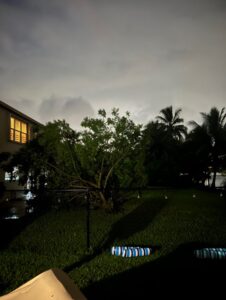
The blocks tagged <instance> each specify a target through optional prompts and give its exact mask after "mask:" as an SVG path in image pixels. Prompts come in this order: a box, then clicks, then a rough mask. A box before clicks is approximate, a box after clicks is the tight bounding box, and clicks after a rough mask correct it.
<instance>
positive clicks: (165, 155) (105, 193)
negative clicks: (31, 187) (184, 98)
mask: <svg viewBox="0 0 226 300" xmlns="http://www.w3.org/2000/svg"><path fill="white" fill-rule="evenodd" d="M181 114H182V110H181V109H176V110H175V111H174V110H173V107H172V106H169V107H166V108H164V109H162V110H161V111H160V113H159V115H158V116H157V117H156V120H154V121H151V122H149V123H148V124H147V125H146V126H145V127H144V128H142V126H141V125H137V124H135V123H134V122H133V121H132V120H131V118H130V114H129V113H126V114H125V115H124V116H120V114H119V110H118V109H113V110H112V113H111V115H110V116H107V114H106V112H105V110H99V114H98V117H97V118H85V119H84V120H83V122H82V123H81V125H82V127H83V130H81V131H80V132H76V131H74V130H73V129H71V128H70V126H69V125H68V124H67V123H66V122H65V121H64V120H63V121H60V120H57V121H54V122H49V123H47V124H46V125H43V126H40V127H39V128H37V133H36V137H35V138H34V139H33V140H32V141H30V142H29V143H27V144H26V146H24V147H23V148H21V150H20V151H18V152H17V153H15V154H14V155H13V156H12V157H11V158H10V159H8V156H7V155H5V157H7V160H4V154H2V155H1V157H0V163H1V167H2V168H4V169H5V170H7V171H9V170H12V168H13V167H14V166H18V168H19V172H20V181H21V184H24V183H25V182H26V180H27V178H28V177H29V178H30V179H31V180H32V182H33V183H34V184H35V185H36V189H44V188H46V186H47V187H48V188H78V187H79V188H81V187H89V188H93V189H94V190H95V189H96V192H93V197H95V198H96V199H99V204H100V205H101V206H103V207H105V208H106V207H109V206H111V205H112V201H111V200H112V192H111V191H112V190H118V189H119V188H136V189H139V188H144V187H147V186H153V185H159V186H163V185H164V186H165V185H168V186H169V185H173V186H178V185H183V184H185V183H186V184H201V185H204V182H205V180H206V179H208V178H209V176H210V173H213V181H212V183H211V185H212V188H214V187H215V181H216V173H217V172H218V171H224V170H225V169H226V164H225V161H226V122H225V120H226V113H225V109H224V108H222V109H221V110H220V111H219V110H218V109H217V108H216V107H213V108H212V109H211V110H210V112H209V113H201V114H202V118H203V122H202V124H197V123H196V122H195V121H191V122H190V126H192V129H191V130H190V131H188V128H187V127H186V126H185V125H184V120H183V118H182V117H181ZM1 158H2V159H1Z"/></svg>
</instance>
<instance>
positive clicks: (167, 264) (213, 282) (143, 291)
mask: <svg viewBox="0 0 226 300" xmlns="http://www.w3.org/2000/svg"><path fill="white" fill-rule="evenodd" d="M212 246H213V245H212ZM214 246H215V247H216V245H214ZM221 246H222V245H221ZM203 247H211V246H210V245H204V244H200V243H192V244H185V245H182V246H180V247H178V248H177V249H176V250H175V251H174V252H173V253H171V254H169V255H168V256H165V257H161V258H159V259H157V260H155V261H153V262H149V263H146V264H144V265H142V266H140V267H135V268H133V269H131V270H128V271H125V272H123V273H120V274H117V275H115V276H112V277H110V278H107V279H105V280H102V281H99V282H94V283H92V284H91V285H89V286H88V287H87V288H85V289H83V291H82V292H83V293H84V295H85V296H86V297H87V299H89V300H92V299H108V300H110V299H117V298H120V299H122V298H124V299H130V298H132V299H135V298H136V299H152V297H153V295H156V296H157V297H159V296H161V295H166V294H167V295H168V296H174V297H175V296H180V299H183V298H184V296H185V295H186V296H187V294H189V293H191V295H192V298H194V297H195V296H196V295H197V292H199V293H200V292H201V294H202V293H204V292H206V291H207V290H208V289H209V288H211V289H212V291H215V295H217V293H218V292H219V290H220V289H222V290H223V289H224V286H225V284H224V279H225V275H224V273H225V270H226V260H211V259H198V258H196V257H195V256H194V254H193V251H194V250H195V249H201V248H203ZM218 247H220V246H218ZM125 259H136V258H125Z"/></svg>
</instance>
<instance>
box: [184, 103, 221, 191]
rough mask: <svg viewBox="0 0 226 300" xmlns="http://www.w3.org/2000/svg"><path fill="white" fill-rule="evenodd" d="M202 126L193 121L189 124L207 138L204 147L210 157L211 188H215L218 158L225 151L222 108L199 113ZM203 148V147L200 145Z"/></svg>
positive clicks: (218, 164) (218, 165)
mask: <svg viewBox="0 0 226 300" xmlns="http://www.w3.org/2000/svg"><path fill="white" fill-rule="evenodd" d="M201 115H202V118H203V124H202V125H199V124H197V123H196V122H194V121H191V122H189V124H190V125H192V126H193V127H194V131H200V128H202V129H203V130H202V132H203V135H206V137H208V138H207V139H206V140H207V141H208V142H207V143H206V145H205V146H206V147H207V148H209V155H210V157H211V168H212V172H213V181H212V185H211V186H212V188H215V183H216V173H217V171H218V170H219V168H220V160H219V156H220V155H221V154H224V152H225V151H226V122H225V120H226V112H225V108H224V107H223V108H222V109H221V111H219V110H218V109H217V108H216V107H213V108H211V110H210V112H209V113H208V114H207V113H201ZM200 146H202V147H203V145H200Z"/></svg>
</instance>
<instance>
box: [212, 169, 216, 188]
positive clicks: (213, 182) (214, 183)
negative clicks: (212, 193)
mask: <svg viewBox="0 0 226 300" xmlns="http://www.w3.org/2000/svg"><path fill="white" fill-rule="evenodd" d="M216 175H217V170H216V168H214V170H213V181H212V184H211V188H212V189H215V187H216Z"/></svg>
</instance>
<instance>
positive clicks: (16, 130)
mask: <svg viewBox="0 0 226 300" xmlns="http://www.w3.org/2000/svg"><path fill="white" fill-rule="evenodd" d="M9 138H10V141H13V142H17V143H21V144H26V142H27V141H28V140H29V130H28V125H27V123H25V122H22V121H20V120H18V119H16V118H14V117H10V135H9Z"/></svg>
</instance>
